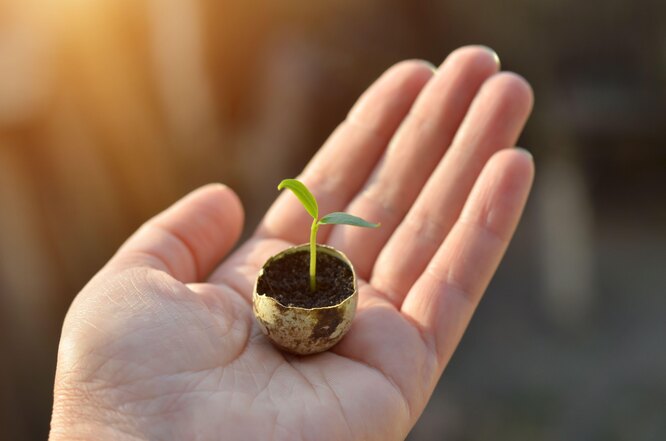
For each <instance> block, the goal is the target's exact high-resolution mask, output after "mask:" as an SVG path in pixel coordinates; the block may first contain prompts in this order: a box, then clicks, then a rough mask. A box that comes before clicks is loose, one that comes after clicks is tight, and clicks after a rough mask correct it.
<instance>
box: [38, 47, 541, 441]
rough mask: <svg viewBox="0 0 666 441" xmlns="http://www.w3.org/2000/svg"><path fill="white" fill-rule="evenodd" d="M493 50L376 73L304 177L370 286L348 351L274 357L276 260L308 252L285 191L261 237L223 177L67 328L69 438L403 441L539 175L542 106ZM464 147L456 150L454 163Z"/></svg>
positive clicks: (157, 223)
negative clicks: (298, 248)
mask: <svg viewBox="0 0 666 441" xmlns="http://www.w3.org/2000/svg"><path fill="white" fill-rule="evenodd" d="M498 68H499V66H498V63H497V61H496V56H495V55H494V54H493V53H492V52H490V51H489V50H487V49H485V48H481V47H466V48H462V49H459V50H457V51H456V52H454V53H453V54H452V55H450V56H449V57H448V58H447V59H446V61H445V62H444V63H443V65H442V66H441V67H440V68H439V69H438V71H437V72H433V71H432V69H431V68H430V67H429V66H428V65H427V64H425V63H422V62H418V61H405V62H402V63H399V64H397V65H396V66H394V67H392V68H391V69H389V70H388V71H387V72H386V73H385V74H384V75H383V76H382V77H381V78H380V79H379V80H377V81H376V82H375V84H373V85H372V86H371V87H370V88H369V89H368V90H367V92H365V94H364V95H363V96H362V97H361V98H360V100H359V101H358V102H357V104H356V105H355V106H354V108H353V109H352V110H351V112H350V113H349V115H348V117H347V119H346V120H345V121H344V122H343V123H342V124H341V125H340V126H339V127H338V128H337V130H336V131H335V132H334V133H333V135H332V136H331V137H330V139H329V140H328V141H327V142H326V144H325V145H324V147H323V148H322V149H321V150H320V151H319V152H318V153H317V155H316V156H315V157H314V158H313V159H312V161H311V163H310V164H309V165H308V166H307V168H306V169H305V170H304V171H303V173H302V174H301V176H300V177H299V179H301V180H303V181H304V182H305V183H306V184H307V186H308V187H309V188H310V189H311V190H312V191H313V193H314V194H315V196H316V197H317V199H318V200H319V202H320V207H321V211H322V212H331V211H343V210H344V211H347V212H349V213H352V214H355V215H357V216H361V217H363V218H365V219H369V220H372V221H376V222H381V223H382V227H381V228H379V229H377V230H368V229H360V228H357V229H354V228H349V227H345V226H335V227H333V228H331V227H324V228H322V230H321V231H320V236H319V241H320V242H324V243H328V244H330V245H333V246H335V247H337V248H339V249H341V250H342V251H343V252H345V253H346V254H347V255H348V256H349V258H350V259H351V261H352V262H354V265H355V267H356V270H357V274H358V276H359V279H360V285H359V286H360V299H359V305H358V311H357V316H356V318H355V321H354V324H353V326H352V329H351V330H350V332H349V334H347V336H346V337H345V338H344V339H343V340H342V341H341V342H340V343H339V344H338V345H337V346H335V347H334V348H333V349H332V350H330V351H328V352H325V353H322V354H319V355H314V356H306V357H298V356H293V355H289V354H285V353H283V352H280V351H279V350H277V349H275V347H273V346H272V345H271V344H270V343H269V342H268V340H267V339H266V338H264V336H263V335H262V334H261V332H260V331H259V330H258V327H257V325H256V324H255V321H254V317H253V315H252V308H251V295H252V285H253V283H254V279H255V277H256V275H257V271H258V269H259V268H260V266H261V265H262V264H263V262H264V260H265V259H266V258H268V257H269V256H270V255H272V254H275V253H277V252H279V251H281V250H282V249H284V248H286V247H288V246H290V245H292V244H294V243H302V242H306V241H307V235H308V231H309V229H308V228H309V227H308V226H309V223H308V222H309V219H308V214H307V213H306V212H305V211H304V210H303V208H302V207H301V206H300V205H299V202H298V201H297V200H296V199H295V198H294V197H293V196H292V195H290V194H287V193H285V194H283V195H280V197H279V198H278V200H277V201H276V202H275V204H274V205H273V207H272V208H271V209H270V210H269V212H268V213H267V214H266V216H265V218H264V220H263V221H262V223H261V225H260V226H259V228H258V229H257V231H256V232H255V234H254V235H253V236H252V238H250V239H249V240H248V241H247V242H246V243H245V244H243V245H242V246H241V247H240V248H239V249H238V250H237V251H235V252H234V253H233V254H231V255H230V256H229V257H227V258H226V260H224V261H223V263H222V264H221V265H219V266H217V265H218V263H219V262H220V261H221V260H222V259H223V258H224V257H225V256H226V254H227V253H228V252H229V250H230V249H231V248H232V246H233V245H234V243H235V241H236V240H237V238H238V236H239V234H240V231H241V229H242V224H243V212H242V208H241V205H240V202H239V201H238V198H237V197H236V196H235V194H234V193H233V192H232V191H231V190H230V189H229V188H227V187H224V186H221V185H211V186H207V187H204V188H202V189H199V190H197V191H195V192H194V193H192V194H190V195H189V196H187V197H185V198H184V199H183V200H181V201H180V202H178V203H176V204H175V205H174V206H173V207H171V208H169V209H168V210H166V211H165V212H164V213H162V214H160V215H158V216H157V217H155V218H154V219H152V220H150V221H149V222H147V223H146V224H145V225H144V226H143V227H142V228H141V229H139V231H137V233H136V234H135V235H134V236H133V237H132V238H130V239H129V240H128V241H127V242H126V243H125V245H123V247H122V248H121V249H120V250H119V251H118V253H117V254H116V255H115V256H114V257H113V258H112V260H111V261H110V262H109V263H108V264H107V265H106V266H105V267H104V268H103V269H102V270H101V271H100V273H99V274H97V275H96V276H95V277H94V278H93V280H92V281H91V282H90V283H89V284H88V285H87V286H86V287H85V288H84V289H83V291H82V292H81V293H80V294H79V295H78V296H77V298H76V299H75V301H74V303H73V304H72V306H71V309H70V310H69V312H68V314H67V317H66V319H65V323H64V326H63V331H62V338H61V342H60V349H59V356H58V368H57V374H56V380H55V400H54V409H53V419H52V432H51V437H52V439H54V440H57V439H68V440H72V439H98V440H102V439H114V440H119V439H179V440H181V439H200V440H209V439H210V440H213V439H228V440H236V439H238V440H251V439H280V440H298V439H304V440H329V439H330V440H341V439H349V440H351V439H364V440H370V439H377V440H390V439H403V438H404V437H405V436H406V435H407V433H408V432H409V430H410V429H411V428H412V426H413V425H414V424H415V422H416V420H417V419H418V417H419V415H420V414H421V412H422V411H423V409H424V407H425V405H426V403H427V401H428V398H429V397H430V395H431V394H432V392H433V389H434V387H435V385H436V383H437V381H438V379H439V377H440V375H441V374H442V371H443V370H444V367H445V366H446V364H447V362H448V361H449V359H450V357H451V355H452V353H453V351H454V349H455V347H456V346H457V344H458V342H459V340H460V338H461V336H462V334H463V332H464V330H465V328H466V326H467V324H468V323H469V320H470V318H471V316H472V314H473V312H474V309H475V307H476V305H477V304H478V302H479V300H480V298H481V295H482V294H483V292H484V290H485V288H486V286H487V284H488V282H489V281H490V278H491V276H492V275H493V273H494V271H495V269H496V268H497V265H498V264H499V261H500V259H501V258H502V255H503V253H504V251H505V249H506V247H507V244H508V243H509V240H510V238H511V236H512V234H513V231H514V229H515V227H516V224H517V223H518V220H519V217H520V214H521V212H522V209H523V206H524V204H525V200H526V198H527V194H528V192H529V188H530V185H531V181H532V176H533V164H532V160H531V156H530V155H529V154H527V153H526V152H524V151H521V150H518V149H512V148H511V147H512V146H513V145H514V143H515V142H516V139H517V137H518V135H519V133H520V131H521V129H522V126H523V124H524V123H525V121H526V119H527V116H528V114H529V112H530V108H531V105H532V94H531V91H530V88H529V86H528V85H527V83H526V82H525V81H524V80H523V79H522V78H520V77H518V76H517V75H514V74H510V73H497V70H498ZM445 153H446V154H445Z"/></svg>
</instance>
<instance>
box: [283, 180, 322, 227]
mask: <svg viewBox="0 0 666 441" xmlns="http://www.w3.org/2000/svg"><path fill="white" fill-rule="evenodd" d="M283 188H288V189H289V190H291V191H292V192H293V193H294V195H296V197H297V198H298V200H299V201H301V204H303V206H304V207H305V209H306V210H307V212H308V213H310V216H312V217H313V218H314V219H317V218H318V217H319V207H318V206H317V200H316V199H315V197H314V196H313V195H312V193H310V190H308V188H307V187H306V186H305V185H304V184H303V183H302V182H301V181H298V180H296V179H285V180H283V181H282V182H280V185H278V190H282V189H283Z"/></svg>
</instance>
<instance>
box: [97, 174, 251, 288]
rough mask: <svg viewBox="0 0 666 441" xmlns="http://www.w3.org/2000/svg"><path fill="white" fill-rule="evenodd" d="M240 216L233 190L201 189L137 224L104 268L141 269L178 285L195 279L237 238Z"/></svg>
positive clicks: (239, 207) (241, 214) (112, 269)
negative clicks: (151, 270)
mask: <svg viewBox="0 0 666 441" xmlns="http://www.w3.org/2000/svg"><path fill="white" fill-rule="evenodd" d="M243 217H244V214H243V207H242V204H241V202H240V200H239V198H238V196H237V195H236V194H235V193H234V192H233V190H231V189H230V188H229V187H227V186H225V185H222V184H209V185H206V186H204V187H201V188H199V189H197V190H195V191H193V192H192V193H190V194H188V195H187V196H185V197H184V198H182V199H181V200H179V201H178V202H176V203H175V204H174V205H172V206H171V207H169V208H168V209H166V210H165V211H163V212H162V213H160V214H158V215H157V216H155V217H154V218H152V219H150V220H149V221H147V222H146V223H145V224H144V225H143V226H141V228H139V230H138V231H137V232H136V233H134V235H132V237H130V238H129V239H128V240H127V242H125V244H123V246H122V247H121V248H120V249H119V250H118V252H117V253H116V255H115V256H114V257H113V258H112V259H111V261H110V262H109V264H108V265H107V267H106V269H107V270H111V271H114V270H122V269H127V268H131V267H137V266H143V267H150V268H154V269H158V270H161V271H164V272H166V273H168V274H169V275H171V276H172V277H174V278H175V279H177V280H179V281H181V282H183V283H191V282H198V281H201V280H203V279H204V278H205V277H206V276H207V275H208V273H209V272H210V271H212V269H213V268H214V267H215V266H216V265H217V264H218V263H219V261H220V260H222V258H224V256H226V254H227V253H228V252H229V250H230V249H231V248H232V247H233V246H234V244H235V243H236V241H237V240H238V237H239V236H240V234H241V231H242V227H243Z"/></svg>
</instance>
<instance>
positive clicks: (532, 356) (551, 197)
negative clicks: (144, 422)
mask: <svg viewBox="0 0 666 441" xmlns="http://www.w3.org/2000/svg"><path fill="white" fill-rule="evenodd" d="M470 43H481V44H485V45H488V46H491V47H493V48H495V50H496V51H497V52H498V53H499V55H500V58H501V59H502V63H503V67H504V68H505V69H509V70H515V71H517V72H519V73H521V74H522V75H523V76H525V77H526V78H527V79H528V80H529V81H530V82H531V83H532V85H533V87H534V90H535V94H536V105H535V109H534V113H533V116H532V118H531V120H530V122H529V123H528V126H527V129H526V131H525V134H524V136H523V137H522V139H521V141H520V144H521V145H523V146H525V147H527V148H528V149H530V150H531V151H532V152H533V154H534V156H535V160H536V164H537V178H536V182H535V188H534V193H533V194H532V196H531V198H530V201H529V204H528V208H527V210H526V214H525V218H524V220H523V222H522V224H521V226H520V228H519V230H518V232H517V236H516V239H515V241H514V242H513V244H512V246H511V248H510V250H509V252H508V254H507V257H506V260H505V261H504V263H503V264H502V266H501V268H500V270H499V272H498V274H497V276H496V278H495V280H494V281H493V283H492V284H491V286H490V288H489V290H488V292H487V295H486V298H485V299H484V301H483V302H482V304H481V306H480V308H479V311H478V314H477V315H476V317H475V319H474V320H473V322H472V324H471V326H470V329H469V332H468V334H467V335H466V337H465V338H464V340H463V343H462V345H461V347H460V349H459V350H458V352H457V353H456V355H455V356H454V358H453V360H452V362H451V364H450V366H449V368H448V370H447V372H446V374H445V376H444V378H443V379H442V381H441V382H440V384H439V386H438V389H437V392H436V393H435V395H434V396H433V398H432V400H431V402H430V404H429V406H428V408H427V409H426V411H425V413H424V415H423V417H422V418H421V420H420V421H419V423H418V424H417V426H416V427H415V428H414V430H413V432H412V434H411V435H410V437H409V439H410V440H413V441H417V440H440V439H447V440H483V439H495V440H536V439H538V440H561V439H567V440H655V441H656V440H664V439H666V276H665V275H664V274H665V273H666V271H665V270H666V3H664V2H663V1H660V0H659V1H658V0H655V1H646V0H639V1H631V0H607V1H604V2H597V1H592V2H579V1H574V0H560V1H557V2H555V1H548V0H540V1H525V0H506V1H502V2H499V1H490V0H468V1H466V2H454V1H452V0H451V1H427V0H413V1H409V2H407V1H401V0H385V1H380V0H368V1H364V2H359V1H351V0H338V1H332V0H322V1H317V2H312V1H305V0H285V1H281V2H257V1H246V2H235V1H229V0H190V1H184V0H98V1H94V2H90V1H83V0H58V1H57V2H44V1H41V0H0V331H1V332H0V360H2V362H1V363H0V439H2V440H5V439H6V440H19V441H22V440H43V439H46V436H47V433H48V425H49V418H50V410H51V400H52V393H51V389H52V382H53V375H54V369H55V359H56V350H57V343H58V337H59V332H60V326H61V322H62V319H63V317H64V314H65V312H66V310H67V307H68V305H69V303H70V302H71V300H72V298H73V297H74V296H75V295H76V293H77V292H78V291H79V290H80V289H81V287H82V286H83V285H84V284H85V282H86V281H87V280H88V279H89V278H90V277H91V276H92V275H93V274H94V273H95V272H96V270H97V269H98V268H99V267H100V266H101V265H103V264H104V262H105V261H106V260H107V259H108V258H109V257H110V256H111V254H112V253H113V252H114V250H115V249H116V248H117V247H118V246H119V245H120V243H121V242H122V241H123V240H124V239H125V238H126V237H127V236H128V235H129V234H130V233H131V232H132V231H133V230H134V229H136V228H137V227H138V226H139V225H140V224H141V223H142V222H143V221H145V220H146V219H147V218H148V217H150V216H152V215H153V214H155V213H157V212H158V211H160V210H162V209H163V208H165V207H166V206H167V205H169V204H170V203H171V202H173V201H174V200H176V199H177V198H178V197H180V196H182V195H183V194H185V193H186V192H188V191H189V190H191V189H193V188H195V187H197V186H199V185H201V184H204V183H207V182H211V181H221V182H224V183H226V184H228V185H230V186H231V187H233V188H234V189H236V190H237V192H238V193H239V194H240V196H241V198H242V200H243V202H244V204H245V207H246V209H247V214H248V225H247V229H246V234H247V232H250V231H252V228H253V226H254V225H255V224H256V222H257V220H258V217H259V215H260V214H261V213H262V212H263V211H264V210H265V209H266V207H267V206H268V204H269V203H270V201H271V200H272V199H273V198H274V196H275V195H276V192H275V185H276V183H277V182H278V181H279V180H280V179H281V178H283V177H285V176H292V175H295V174H296V173H297V172H298V171H299V170H300V169H301V167H302V166H303V165H304V164H305V162H306V161H307V159H308V158H309V157H310V156H311V154H312V153H313V152H314V151H315V150H316V149H317V148H318V147H319V146H320V145H321V143H322V142H323V141H324V139H325V138H326V137H327V135H328V134H329V133H330V132H331V131H332V129H333V128H334V127H335V126H336V125H337V124H338V123H339V122H340V121H341V120H342V119H343V118H344V117H345V114H346V111H347V110H348V109H349V107H350V106H351V104H352V103H353V102H354V100H355V98H356V97H357V96H358V95H359V94H360V93H361V92H362V91H363V89H364V88H365V87H366V86H367V85H368V84H369V83H370V82H371V81H372V80H374V79H375V78H376V77H377V76H379V74H380V73H381V72H382V71H383V70H385V69H386V68H388V67H389V66H390V65H391V64H393V63H394V62H397V61H399V60H401V59H405V58H424V59H427V60H430V61H432V62H433V63H435V64H439V62H441V60H442V59H443V58H444V57H445V56H446V55H447V54H448V53H449V52H450V51H452V50H453V49H455V48H456V47H458V46H460V45H464V44H470Z"/></svg>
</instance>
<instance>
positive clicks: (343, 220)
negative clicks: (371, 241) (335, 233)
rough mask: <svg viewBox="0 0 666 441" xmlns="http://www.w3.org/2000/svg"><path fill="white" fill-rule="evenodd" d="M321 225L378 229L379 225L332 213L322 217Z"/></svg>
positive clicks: (345, 214) (358, 218)
mask: <svg viewBox="0 0 666 441" xmlns="http://www.w3.org/2000/svg"><path fill="white" fill-rule="evenodd" d="M319 223H320V224H325V225H326V224H336V225H354V226H355V227H367V228H377V227H378V226H379V224H373V223H372V222H368V221H366V220H363V219H361V218H360V217H356V216H352V215H351V214H347V213H339V212H335V213H331V214H327V215H326V216H324V217H322V218H321V220H320V221H319Z"/></svg>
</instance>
